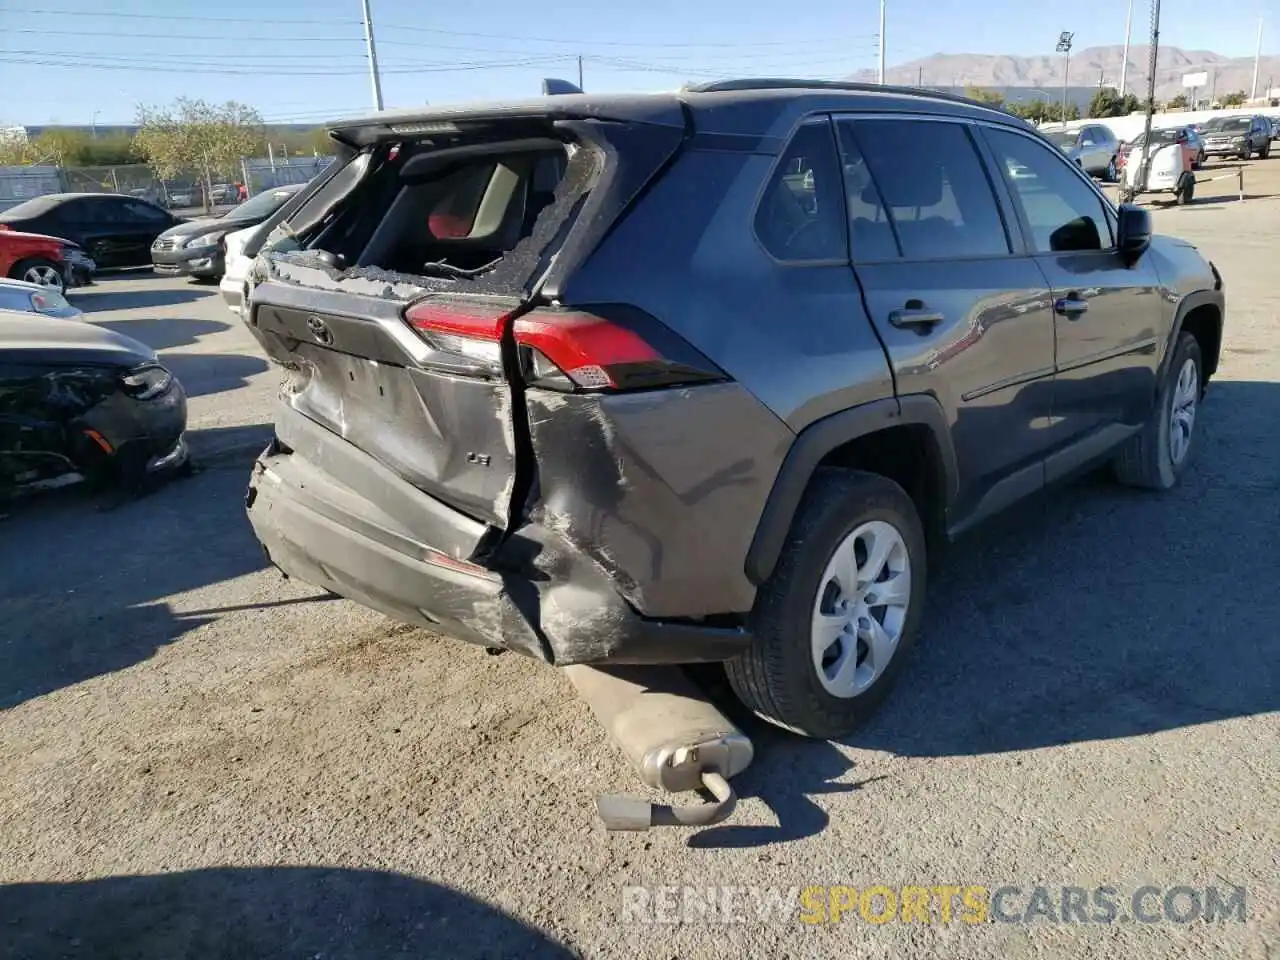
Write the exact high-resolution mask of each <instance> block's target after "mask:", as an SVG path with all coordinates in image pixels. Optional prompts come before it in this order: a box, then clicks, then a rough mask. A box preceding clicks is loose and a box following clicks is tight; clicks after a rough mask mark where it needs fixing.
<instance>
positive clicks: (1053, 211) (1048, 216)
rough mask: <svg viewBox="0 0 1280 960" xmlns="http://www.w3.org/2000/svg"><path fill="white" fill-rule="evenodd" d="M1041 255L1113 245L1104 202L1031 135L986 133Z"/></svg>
mask: <svg viewBox="0 0 1280 960" xmlns="http://www.w3.org/2000/svg"><path fill="white" fill-rule="evenodd" d="M987 139H988V140H989V141H990V142H991V146H992V149H994V150H995V152H996V155H997V157H998V158H999V159H1000V162H1001V165H1002V166H1003V168H1004V172H1005V175H1006V178H1007V180H1008V182H1009V187H1010V189H1011V190H1012V192H1013V195H1014V198H1015V199H1016V200H1017V202H1018V204H1019V205H1020V206H1021V207H1022V212H1023V217H1024V218H1025V220H1026V222H1027V225H1028V226H1029V227H1030V228H1031V236H1032V241H1033V243H1034V245H1035V249H1036V251H1037V252H1038V253H1059V252H1065V251H1080V250H1104V249H1107V248H1109V247H1110V246H1111V228H1110V226H1109V225H1108V220H1107V216H1106V212H1105V210H1104V208H1103V205H1102V200H1101V198H1099V196H1098V195H1097V193H1095V192H1094V191H1093V190H1092V189H1090V187H1089V185H1088V184H1086V183H1085V182H1084V180H1083V179H1082V178H1081V176H1080V175H1079V174H1078V173H1077V172H1076V171H1075V170H1073V169H1072V166H1071V162H1070V161H1069V160H1067V159H1066V158H1064V157H1062V156H1061V155H1060V154H1058V153H1055V152H1054V151H1052V150H1050V149H1049V148H1047V147H1045V146H1044V145H1043V144H1040V143H1037V142H1036V141H1035V140H1032V139H1031V138H1030V137H1024V136H1022V135H1020V134H1017V133H1011V132H1008V131H1005V130H988V131H987Z"/></svg>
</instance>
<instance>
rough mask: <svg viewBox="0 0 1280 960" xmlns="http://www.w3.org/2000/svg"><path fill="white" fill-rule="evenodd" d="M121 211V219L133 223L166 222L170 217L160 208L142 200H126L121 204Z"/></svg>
mask: <svg viewBox="0 0 1280 960" xmlns="http://www.w3.org/2000/svg"><path fill="white" fill-rule="evenodd" d="M121 211H122V213H123V216H122V217H121V218H120V219H122V220H125V221H131V222H133V223H146V224H152V223H164V222H166V221H167V220H168V219H169V218H168V217H167V216H166V215H165V214H164V213H162V212H161V211H160V210H157V209H156V208H155V207H153V206H151V204H149V203H143V202H142V201H141V200H125V201H124V202H123V203H122V204H121Z"/></svg>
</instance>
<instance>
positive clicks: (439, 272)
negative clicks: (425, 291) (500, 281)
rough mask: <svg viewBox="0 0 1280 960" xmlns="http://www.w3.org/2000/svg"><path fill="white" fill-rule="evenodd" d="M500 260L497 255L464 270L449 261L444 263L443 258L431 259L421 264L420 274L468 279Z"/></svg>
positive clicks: (493, 265) (490, 268)
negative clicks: (486, 261) (484, 262)
mask: <svg viewBox="0 0 1280 960" xmlns="http://www.w3.org/2000/svg"><path fill="white" fill-rule="evenodd" d="M501 262H502V258H501V257H498V258H496V259H494V260H490V261H489V262H488V263H486V264H484V265H482V266H479V267H474V268H472V269H470V270H465V269H463V268H462V267H455V266H454V265H453V264H451V263H445V262H444V261H443V260H432V261H429V262H427V263H424V264H423V265H422V271H421V273H422V276H424V277H445V278H448V279H451V280H470V279H472V278H473V277H478V276H480V275H481V274H482V273H487V272H488V271H490V270H492V269H493V268H494V267H496V266H497V265H498V264H499V263H501Z"/></svg>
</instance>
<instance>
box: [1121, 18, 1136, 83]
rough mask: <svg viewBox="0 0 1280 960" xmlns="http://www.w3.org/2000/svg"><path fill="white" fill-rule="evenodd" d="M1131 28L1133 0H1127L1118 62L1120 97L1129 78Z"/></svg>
mask: <svg viewBox="0 0 1280 960" xmlns="http://www.w3.org/2000/svg"><path fill="white" fill-rule="evenodd" d="M1132 30H1133V0H1129V12H1128V13H1127V14H1125V17H1124V60H1123V61H1122V62H1121V64H1120V98H1121V99H1124V91H1125V84H1126V82H1128V79H1129V33H1130V32H1131V31H1132Z"/></svg>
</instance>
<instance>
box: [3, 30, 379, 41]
mask: <svg viewBox="0 0 1280 960" xmlns="http://www.w3.org/2000/svg"><path fill="white" fill-rule="evenodd" d="M5 33H38V34H41V35H42V36H46V37H97V38H99V39H101V38H103V37H120V38H122V39H138V40H196V41H210V40H213V41H218V42H223V41H227V40H233V41H235V42H236V43H245V42H251V43H275V44H279V43H283V42H285V41H286V40H287V41H288V42H290V43H333V42H337V43H350V42H352V41H359V40H360V37H359V36H358V35H355V34H353V35H352V36H349V37H253V36H246V35H244V34H240V35H238V36H231V35H229V34H228V35H224V36H210V35H209V34H201V35H197V34H176V35H175V34H172V33H135V32H133V31H132V30H130V31H128V32H127V33H106V32H104V31H102V30H39V29H37V28H35V27H6V28H5Z"/></svg>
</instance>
